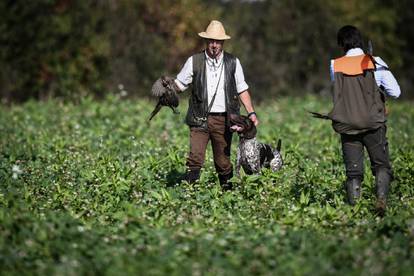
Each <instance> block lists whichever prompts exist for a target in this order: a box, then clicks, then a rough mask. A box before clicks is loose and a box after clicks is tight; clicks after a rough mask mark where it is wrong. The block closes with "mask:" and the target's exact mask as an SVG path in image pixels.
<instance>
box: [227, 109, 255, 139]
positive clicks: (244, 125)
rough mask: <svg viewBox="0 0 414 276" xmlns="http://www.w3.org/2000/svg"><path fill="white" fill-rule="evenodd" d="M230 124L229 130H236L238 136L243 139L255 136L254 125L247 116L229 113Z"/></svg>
mask: <svg viewBox="0 0 414 276" xmlns="http://www.w3.org/2000/svg"><path fill="white" fill-rule="evenodd" d="M230 124H231V127H230V130H232V131H235V132H237V133H238V134H239V136H240V137H242V138H245V139H251V138H254V137H256V133H257V130H256V126H255V125H254V123H253V121H252V120H250V119H249V118H248V117H247V116H244V115H235V114H231V115H230Z"/></svg>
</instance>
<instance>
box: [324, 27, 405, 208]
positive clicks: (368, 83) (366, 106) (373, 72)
mask: <svg viewBox="0 0 414 276" xmlns="http://www.w3.org/2000/svg"><path fill="white" fill-rule="evenodd" d="M337 39H338V45H339V46H340V47H342V48H343V50H344V53H345V55H344V56H342V57H340V58H337V59H334V60H331V67H330V69H331V70H330V72H331V80H332V82H333V102H334V107H333V109H332V111H331V112H330V113H329V114H328V117H329V119H331V120H332V126H333V128H334V130H335V131H336V132H337V133H339V134H340V135H341V143H342V154H343V159H344V163H345V168H346V176H347V179H346V182H345V188H346V193H347V198H348V201H349V203H350V204H351V205H354V204H355V203H356V201H357V200H358V199H359V198H360V196H361V183H362V181H363V178H364V163H363V162H364V147H365V148H366V149H367V152H368V155H369V158H370V162H371V170H372V173H373V175H375V186H376V196H377V202H376V210H377V211H378V213H379V214H380V215H384V213H385V210H386V204H387V196H388V192H389V189H390V183H391V181H392V179H393V173H392V168H391V163H390V158H389V151H388V141H387V138H386V131H387V127H386V110H385V99H386V97H392V98H398V97H399V96H400V94H401V91H400V87H399V85H398V83H397V81H396V79H395V77H394V76H393V74H392V73H391V71H390V70H389V69H388V66H387V64H386V63H385V62H384V61H383V60H382V59H381V58H380V57H373V56H371V55H368V54H365V53H364V51H363V50H362V48H363V42H362V41H363V40H362V35H361V32H360V31H359V30H358V29H357V28H356V27H354V26H350V25H347V26H344V27H342V28H341V29H339V31H338V34H337Z"/></svg>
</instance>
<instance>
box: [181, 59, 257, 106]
mask: <svg viewBox="0 0 414 276" xmlns="http://www.w3.org/2000/svg"><path fill="white" fill-rule="evenodd" d="M204 53H205V52H204ZM205 55H206V76H207V94H208V104H210V102H211V100H212V98H213V95H214V93H215V92H216V88H217V95H216V98H215V100H214V103H213V106H212V107H211V111H210V112H225V111H226V98H225V94H224V83H225V80H224V76H225V74H224V69H225V68H222V67H224V62H223V52H222V53H221V54H220V55H219V56H218V57H217V59H212V58H210V57H209V56H208V55H207V53H205ZM220 73H221V74H220ZM234 78H235V81H236V88H237V92H238V93H241V92H244V91H246V90H247V89H248V88H249V86H248V85H247V83H246V81H245V80H244V73H243V68H242V66H241V64H240V61H239V59H238V58H236V70H235V72H234ZM175 82H176V84H177V86H178V87H179V88H180V90H181V91H184V90H186V89H187V88H188V86H189V85H190V84H191V83H192V82H193V57H192V56H191V57H189V58H188V59H187V61H186V62H185V64H184V66H183V68H182V69H181V71H180V73H178V75H177V78H176V80H175Z"/></svg>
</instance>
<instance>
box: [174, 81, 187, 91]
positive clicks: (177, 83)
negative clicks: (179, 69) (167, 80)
mask: <svg viewBox="0 0 414 276" xmlns="http://www.w3.org/2000/svg"><path fill="white" fill-rule="evenodd" d="M174 81H175V84H176V85H177V86H178V88H179V89H180V91H184V90H186V89H187V88H188V86H185V85H184V84H183V83H182V82H181V81H179V80H177V79H175V80H174Z"/></svg>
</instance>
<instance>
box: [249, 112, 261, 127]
mask: <svg viewBox="0 0 414 276" xmlns="http://www.w3.org/2000/svg"><path fill="white" fill-rule="evenodd" d="M249 119H250V120H252V122H253V124H254V125H255V126H258V125H259V119H257V115H256V113H254V112H251V113H250V115H249Z"/></svg>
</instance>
